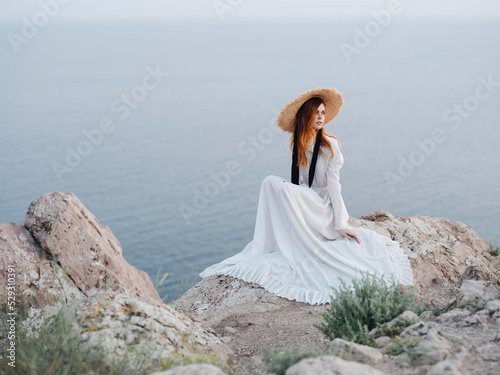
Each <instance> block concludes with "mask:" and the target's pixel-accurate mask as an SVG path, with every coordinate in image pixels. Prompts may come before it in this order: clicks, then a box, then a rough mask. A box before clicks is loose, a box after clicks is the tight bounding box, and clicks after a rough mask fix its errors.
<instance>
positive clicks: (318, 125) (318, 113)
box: [313, 103, 325, 130]
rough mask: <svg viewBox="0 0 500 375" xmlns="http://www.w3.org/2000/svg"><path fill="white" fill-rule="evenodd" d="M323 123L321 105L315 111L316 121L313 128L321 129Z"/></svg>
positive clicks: (322, 107) (323, 113) (323, 106)
mask: <svg viewBox="0 0 500 375" xmlns="http://www.w3.org/2000/svg"><path fill="white" fill-rule="evenodd" d="M324 123H325V105H324V104H323V103H321V104H320V105H319V107H318V110H317V111H316V121H315V122H314V124H313V128H314V129H316V130H319V129H321V128H322V127H323V124H324Z"/></svg>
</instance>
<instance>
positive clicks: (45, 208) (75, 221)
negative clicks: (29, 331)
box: [0, 192, 161, 319]
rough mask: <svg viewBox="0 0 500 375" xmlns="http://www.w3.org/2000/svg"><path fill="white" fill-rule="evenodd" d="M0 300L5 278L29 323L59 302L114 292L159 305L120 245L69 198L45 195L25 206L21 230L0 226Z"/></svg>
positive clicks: (146, 278)
mask: <svg viewBox="0 0 500 375" xmlns="http://www.w3.org/2000/svg"><path fill="white" fill-rule="evenodd" d="M0 254H1V257H0V275H1V278H2V284H1V285H0V299H1V300H2V301H5V300H6V296H7V293H8V291H9V285H10V284H9V283H8V282H7V280H8V278H10V280H11V281H12V284H15V287H13V288H10V290H13V291H15V297H16V301H17V304H24V305H26V306H30V307H33V310H32V311H31V314H33V317H32V318H33V319H35V318H36V316H38V318H41V316H42V315H43V316H49V315H51V314H52V313H54V311H56V310H57V309H58V308H59V307H60V303H61V302H68V301H71V300H73V299H78V298H82V297H85V296H88V295H89V294H95V293H98V292H101V291H106V290H113V291H116V292H123V293H127V294H130V295H135V296H148V297H151V298H153V299H156V300H158V301H161V298H160V296H159V295H158V292H157V291H156V289H155V287H154V285H153V283H152V282H151V279H150V277H149V276H148V274H147V273H146V272H144V271H142V270H138V269H137V268H135V267H134V266H132V265H130V264H129V263H127V261H126V260H125V258H123V254H122V248H121V246H120V243H119V242H118V240H117V239H116V237H115V236H114V235H113V233H112V232H111V231H110V229H109V228H108V227H107V226H104V225H102V224H101V223H100V222H99V221H98V220H97V218H96V217H95V216H94V215H93V214H92V213H91V212H89V211H88V210H87V209H86V208H85V206H84V205H83V204H82V203H81V202H80V200H79V199H78V198H77V197H76V196H75V195H74V194H73V193H67V194H63V193H59V192H55V193H45V194H42V195H41V196H39V197H38V198H36V199H35V200H34V201H33V202H32V203H31V204H30V206H29V208H28V212H27V213H26V217H25V226H21V225H18V224H14V223H2V224H0Z"/></svg>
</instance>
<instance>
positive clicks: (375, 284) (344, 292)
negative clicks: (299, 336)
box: [314, 273, 425, 345]
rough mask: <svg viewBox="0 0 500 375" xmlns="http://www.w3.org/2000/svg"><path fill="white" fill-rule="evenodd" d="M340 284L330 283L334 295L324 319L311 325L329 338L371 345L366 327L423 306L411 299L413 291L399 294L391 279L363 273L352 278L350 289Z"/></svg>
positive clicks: (370, 327)
mask: <svg viewBox="0 0 500 375" xmlns="http://www.w3.org/2000/svg"><path fill="white" fill-rule="evenodd" d="M340 283H341V285H340V287H339V288H338V289H337V288H335V287H333V286H332V289H333V290H334V292H335V294H334V295H332V296H331V302H330V307H327V310H326V312H325V313H323V318H324V322H323V323H321V324H319V325H318V324H315V325H314V327H316V328H318V329H319V330H321V331H322V332H323V334H324V335H325V336H326V337H327V338H329V339H330V340H333V339H335V338H341V339H344V340H349V341H355V342H357V343H359V344H363V345H373V340H371V341H370V340H369V339H368V332H370V330H372V329H373V328H377V327H379V326H381V325H382V324H383V323H385V322H388V321H390V320H392V319H394V318H395V317H397V316H398V315H400V314H401V313H402V312H404V311H405V310H413V311H414V312H416V313H417V314H418V313H420V312H421V311H423V310H424V309H425V307H424V306H423V305H419V304H417V303H416V302H415V298H414V295H413V293H410V294H405V293H403V292H402V291H401V290H400V289H399V288H398V284H397V283H396V281H395V280H394V278H392V282H391V283H390V284H388V283H387V282H386V281H385V280H383V279H379V278H376V277H375V275H370V274H368V273H367V274H364V275H363V276H362V277H361V278H360V279H359V280H358V279H353V281H352V284H353V285H352V286H353V287H352V288H348V287H347V286H346V283H345V282H344V280H342V279H340Z"/></svg>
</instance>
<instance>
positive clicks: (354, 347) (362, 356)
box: [330, 338, 384, 365]
mask: <svg viewBox="0 0 500 375" xmlns="http://www.w3.org/2000/svg"><path fill="white" fill-rule="evenodd" d="M330 345H331V346H332V347H333V348H337V349H340V350H342V351H343V352H344V353H347V354H349V355H352V356H353V357H354V358H355V359H356V360H359V361H360V362H361V363H367V364H369V365H374V364H376V363H377V362H378V361H380V360H381V359H382V358H383V357H384V356H383V354H382V353H380V352H379V351H378V350H377V349H375V348H371V347H369V346H366V345H360V344H356V343H354V342H350V341H345V340H342V339H339V338H336V339H335V340H333V341H332V342H331V344H330Z"/></svg>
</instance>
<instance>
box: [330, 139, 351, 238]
mask: <svg viewBox="0 0 500 375" xmlns="http://www.w3.org/2000/svg"><path fill="white" fill-rule="evenodd" d="M330 143H331V145H332V149H333V154H334V155H333V159H332V160H330V161H329V163H328V168H327V181H328V194H329V196H330V199H331V201H332V205H333V210H334V214H335V227H334V229H336V230H341V229H347V228H352V227H351V226H350V225H349V224H348V223H347V220H349V214H348V213H347V209H346V207H345V204H344V200H343V199H342V195H341V193H340V191H341V186H340V168H342V165H343V164H344V157H343V155H342V153H341V152H340V147H339V143H338V141H337V140H336V139H334V138H333V139H331V140H330Z"/></svg>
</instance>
